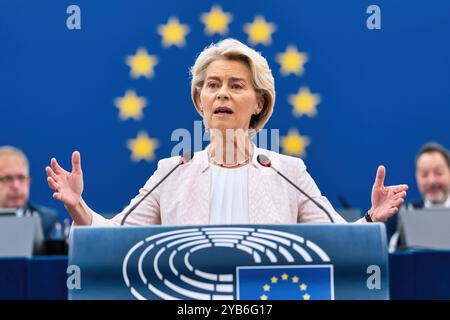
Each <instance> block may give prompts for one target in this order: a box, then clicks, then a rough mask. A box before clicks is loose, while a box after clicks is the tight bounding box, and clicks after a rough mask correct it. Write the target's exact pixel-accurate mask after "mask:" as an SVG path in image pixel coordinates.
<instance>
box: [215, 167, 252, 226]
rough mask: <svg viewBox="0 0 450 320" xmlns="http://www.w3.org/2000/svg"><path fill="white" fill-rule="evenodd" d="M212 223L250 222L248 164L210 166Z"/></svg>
mask: <svg viewBox="0 0 450 320" xmlns="http://www.w3.org/2000/svg"><path fill="white" fill-rule="evenodd" d="M210 169H211V170H212V171H211V201H210V211H209V223H210V224H248V223H249V218H248V165H245V166H243V167H239V168H235V169H227V168H221V167H218V166H213V165H211V166H210Z"/></svg>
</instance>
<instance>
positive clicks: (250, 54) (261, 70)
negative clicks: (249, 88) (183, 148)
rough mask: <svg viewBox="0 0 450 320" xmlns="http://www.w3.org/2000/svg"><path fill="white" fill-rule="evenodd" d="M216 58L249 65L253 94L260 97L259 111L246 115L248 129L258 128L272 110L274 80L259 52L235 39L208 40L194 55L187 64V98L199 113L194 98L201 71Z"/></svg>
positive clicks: (200, 87) (199, 88) (201, 78)
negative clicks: (207, 45)
mask: <svg viewBox="0 0 450 320" xmlns="http://www.w3.org/2000/svg"><path fill="white" fill-rule="evenodd" d="M219 59H226V60H237V61H242V62H244V63H245V64H246V65H248V67H249V68H250V73H251V75H252V82H253V87H254V88H255V91H256V96H257V97H258V98H259V99H262V100H263V108H262V110H261V112H260V113H259V114H257V115H252V118H251V119H250V129H254V130H256V131H259V130H261V129H262V128H263V127H264V125H265V124H266V123H267V121H268V120H269V118H270V116H271V115H272V112H273V106H274V104H275V81H274V78H273V75H272V70H270V68H269V64H268V63H267V60H266V59H265V58H264V57H263V56H262V55H261V54H260V53H259V52H256V51H255V50H253V49H252V48H250V47H248V46H246V45H245V44H243V43H242V42H240V41H238V40H235V39H231V38H228V39H224V40H222V41H220V42H218V43H216V44H211V45H210V46H209V47H206V48H205V49H204V50H203V51H202V52H201V53H200V54H199V56H198V57H197V60H196V61H195V64H194V65H193V66H192V68H191V76H192V81H191V98H192V101H193V102H194V106H195V108H196V109H197V111H198V113H199V114H200V115H202V113H201V111H200V108H199V106H198V105H197V102H198V101H197V100H198V97H199V96H200V92H201V90H202V87H203V84H204V81H205V77H206V74H205V71H206V69H207V68H208V66H209V65H210V64H211V63H212V62H213V61H215V60H219ZM202 116H203V115H202Z"/></svg>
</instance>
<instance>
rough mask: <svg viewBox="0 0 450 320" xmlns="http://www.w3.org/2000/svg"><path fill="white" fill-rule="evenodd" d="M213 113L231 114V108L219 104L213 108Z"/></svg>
mask: <svg viewBox="0 0 450 320" xmlns="http://www.w3.org/2000/svg"><path fill="white" fill-rule="evenodd" d="M214 114H219V115H220V114H233V110H231V108H228V107H225V106H221V107H217V108H216V109H215V110H214Z"/></svg>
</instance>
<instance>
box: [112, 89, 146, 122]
mask: <svg viewBox="0 0 450 320" xmlns="http://www.w3.org/2000/svg"><path fill="white" fill-rule="evenodd" d="M114 104H115V105H116V107H117V108H119V110H120V113H119V117H120V119H122V120H127V119H129V118H134V119H135V120H140V119H141V118H142V116H143V113H142V109H143V108H145V107H146V106H147V99H145V98H143V97H138V96H137V95H136V92H135V91H134V90H127V91H126V92H125V96H124V97H122V98H116V99H115V100H114Z"/></svg>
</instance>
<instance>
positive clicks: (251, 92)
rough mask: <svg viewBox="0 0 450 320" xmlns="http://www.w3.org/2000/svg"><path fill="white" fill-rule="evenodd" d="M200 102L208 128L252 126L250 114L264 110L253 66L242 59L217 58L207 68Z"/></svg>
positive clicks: (223, 128)
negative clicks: (253, 74) (251, 68)
mask: <svg viewBox="0 0 450 320" xmlns="http://www.w3.org/2000/svg"><path fill="white" fill-rule="evenodd" d="M205 72H206V77H205V82H204V84H203V87H202V89H201V92H200V97H199V101H198V102H199V103H198V104H199V106H200V109H201V110H203V119H204V121H205V124H206V126H207V127H208V128H211V129H218V130H221V131H223V130H226V129H243V130H247V129H249V125H250V118H251V117H252V115H253V114H255V113H259V112H261V110H262V107H263V102H262V100H261V99H258V98H257V97H256V91H255V89H254V88H253V83H252V77H251V73H250V68H249V67H248V66H247V65H246V64H245V63H244V62H241V61H235V60H215V61H213V62H212V63H211V64H210V65H209V66H208V68H207V69H206V71H205Z"/></svg>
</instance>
